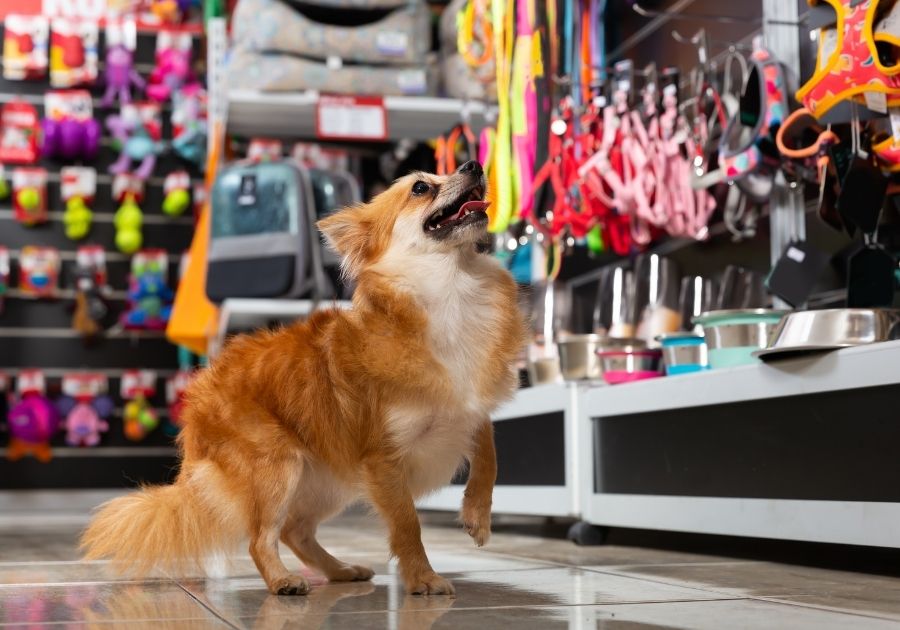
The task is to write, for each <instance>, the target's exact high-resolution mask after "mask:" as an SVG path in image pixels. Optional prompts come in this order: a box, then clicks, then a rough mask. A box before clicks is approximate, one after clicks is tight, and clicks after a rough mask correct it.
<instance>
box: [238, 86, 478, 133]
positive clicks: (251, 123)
mask: <svg viewBox="0 0 900 630" xmlns="http://www.w3.org/2000/svg"><path fill="white" fill-rule="evenodd" d="M318 101H319V93H318V92H316V91H313V90H309V91H306V92H297V93H293V92H291V93H279V92H257V91H251V90H231V91H230V92H229V94H228V131H229V132H230V133H233V134H236V135H240V136H268V137H274V138H298V139H299V138H315V137H316V106H317V103H318ZM384 107H385V110H386V111H387V135H388V140H401V139H404V138H408V139H410V140H431V139H432V138H435V137H437V136H439V135H441V134H442V133H445V132H446V131H447V130H448V129H450V128H451V127H453V126H454V125H456V124H458V123H459V121H460V119H461V117H462V115H463V112H464V111H465V110H468V112H469V125H470V126H471V127H472V130H473V131H474V132H475V133H478V132H479V131H480V130H481V129H482V128H483V127H485V126H486V125H487V121H488V119H489V117H490V116H491V109H492V108H491V107H489V106H488V105H486V104H484V103H480V102H476V101H462V100H459V99H452V98H436V97H427V96H385V97H384Z"/></svg>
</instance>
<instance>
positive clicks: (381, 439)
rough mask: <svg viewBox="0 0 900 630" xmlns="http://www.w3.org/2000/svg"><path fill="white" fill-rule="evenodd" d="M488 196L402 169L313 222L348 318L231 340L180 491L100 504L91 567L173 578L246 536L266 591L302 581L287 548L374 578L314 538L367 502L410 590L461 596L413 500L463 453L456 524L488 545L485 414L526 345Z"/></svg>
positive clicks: (340, 315) (317, 318) (460, 179)
mask: <svg viewBox="0 0 900 630" xmlns="http://www.w3.org/2000/svg"><path fill="white" fill-rule="evenodd" d="M484 194H485V181H484V175H483V173H482V169H481V166H480V165H479V164H478V163H477V162H468V163H466V164H464V165H463V166H462V167H460V168H459V170H458V171H457V172H455V173H453V174H452V175H448V176H444V177H439V176H436V175H429V174H423V173H418V174H413V175H409V176H407V177H404V178H402V179H400V180H398V181H397V182H395V183H394V184H393V186H391V188H390V189H388V190H387V191H385V192H384V193H382V194H380V195H378V196H377V197H375V198H374V199H373V200H372V201H371V202H369V203H367V204H363V205H359V206H355V207H350V208H347V209H344V210H342V211H340V212H337V213H335V214H333V215H332V216H329V217H328V218H326V219H323V220H322V221H320V222H319V228H320V229H321V230H322V232H323V233H324V234H325V237H326V239H327V240H328V242H329V244H330V245H331V246H332V247H333V248H334V249H335V250H336V251H337V252H338V253H340V254H341V255H342V256H343V260H344V272H345V274H346V275H347V276H348V277H349V278H351V279H353V280H354V281H356V291H355V294H354V298H353V308H352V309H351V310H347V311H341V310H329V311H323V312H319V313H316V314H314V315H313V316H312V317H311V318H310V319H309V320H307V321H306V322H303V323H298V324H295V325H293V326H290V327H287V328H284V329H281V330H278V331H275V332H260V333H257V334H253V335H247V336H240V337H237V338H235V339H234V340H233V341H231V342H230V343H229V344H228V345H227V346H226V348H225V350H224V351H223V352H222V354H221V355H220V356H219V357H218V358H217V359H216V361H214V363H213V365H212V366H211V368H210V369H208V370H206V371H205V372H203V373H202V374H201V375H200V376H199V377H198V378H197V379H196V380H195V382H194V384H193V385H192V386H191V388H190V389H189V391H188V394H187V405H186V407H187V409H186V412H185V418H186V425H185V428H184V430H183V431H182V432H181V435H180V436H179V445H180V449H181V453H182V463H181V470H180V473H179V475H178V479H177V481H176V482H175V484H174V485H170V486H157V487H150V488H144V489H142V490H140V491H138V492H135V493H132V494H130V495H128V496H125V497H122V498H118V499H114V500H112V501H110V502H108V503H106V504H105V505H103V506H102V507H101V508H100V509H99V512H98V513H97V514H96V516H95V517H94V519H93V521H92V522H91V524H90V525H89V526H88V529H87V531H86V532H85V534H84V537H83V539H82V545H83V548H84V549H85V550H86V557H87V558H104V557H106V558H111V559H112V560H113V561H115V563H116V564H117V565H118V566H120V567H123V568H124V569H126V570H130V571H131V572H133V573H142V572H146V571H147V570H149V569H151V568H163V569H166V570H170V571H180V570H183V569H186V568H188V567H189V566H190V565H193V566H201V563H202V561H203V559H204V558H205V556H207V555H209V554H210V553H213V552H217V551H220V550H228V549H231V548H234V546H235V545H236V544H237V543H239V542H240V541H241V540H242V539H245V538H248V537H249V540H250V555H251V556H252V557H253V560H254V561H255V563H256V566H257V568H258V569H259V572H260V573H261V574H262V577H263V578H264V579H265V582H266V584H267V586H268V588H269V590H270V591H271V592H272V593H276V594H280V595H285V594H298V595H299V594H303V593H306V592H307V591H308V590H309V584H308V583H307V581H306V580H305V579H304V578H303V577H302V576H301V575H299V574H297V573H291V572H290V571H288V569H287V568H286V567H285V566H284V563H283V562H282V561H281V559H280V558H279V555H278V543H279V541H281V542H283V543H284V544H285V545H287V546H288V547H289V548H290V549H291V550H293V552H294V553H295V554H296V555H297V557H298V558H300V560H302V561H303V562H304V563H305V564H306V565H308V566H310V567H312V568H314V569H316V570H318V571H321V572H322V573H324V574H325V575H326V576H327V577H328V578H329V579H330V580H333V581H347V580H368V579H370V578H371V577H372V570H371V569H369V568H367V567H362V566H354V565H350V564H347V563H344V562H341V561H340V560H338V559H337V558H335V557H333V556H331V555H330V554H329V553H328V552H327V551H325V549H323V548H322V547H321V546H320V545H319V544H318V542H316V527H317V526H318V524H319V523H321V522H322V521H325V520H327V519H329V518H331V517H333V516H335V515H337V514H338V513H340V512H341V511H342V510H343V509H344V508H345V507H346V506H347V505H348V504H350V503H352V502H354V501H358V500H360V499H365V500H367V501H368V502H370V503H371V505H372V506H374V508H375V509H376V510H377V511H378V513H379V514H380V515H381V516H382V518H383V519H384V520H385V522H386V524H387V527H388V530H389V534H390V548H391V552H392V554H393V555H394V556H396V558H397V559H398V562H399V566H400V571H401V573H402V576H403V579H404V581H405V583H406V587H407V589H408V591H409V592H410V593H417V594H452V593H453V586H452V585H451V584H450V582H448V581H447V580H445V579H444V578H442V577H441V576H439V575H437V574H436V573H435V572H434V570H433V569H432V568H431V565H430V564H429V562H428V558H427V557H426V555H425V549H424V547H423V545H422V540H421V533H420V528H419V520H418V516H417V514H416V509H415V505H414V501H415V500H416V499H417V498H418V497H421V496H422V495H424V494H426V493H428V492H431V491H434V490H436V489H437V488H439V487H441V486H444V485H446V484H447V483H448V482H449V481H450V479H451V478H452V476H453V474H454V472H455V471H456V470H457V469H458V468H459V466H460V464H461V463H462V462H463V460H464V459H467V460H468V461H469V463H470V468H469V479H468V483H467V485H466V491H465V499H464V500H463V505H462V510H461V521H462V523H463V525H464V527H465V529H466V531H467V532H468V533H469V535H470V536H471V537H472V538H473V539H474V540H475V543H476V544H478V545H483V544H484V543H485V542H486V541H487V539H488V537H489V535H490V524H491V494H492V492H493V487H494V481H495V478H496V470H497V466H496V459H495V453H494V441H493V431H492V426H491V422H490V419H489V415H490V413H491V411H492V410H494V409H495V408H496V407H497V406H498V405H499V404H500V403H501V402H503V401H504V400H506V399H508V398H509V397H510V396H511V395H512V393H513V391H514V389H515V387H516V374H515V371H514V368H513V364H514V361H515V358H516V356H517V354H518V352H519V350H520V348H521V346H522V343H523V339H524V323H523V319H522V316H521V314H520V312H519V310H518V306H517V299H516V285H515V283H514V282H513V280H512V278H511V277H510V275H509V274H508V273H507V272H506V271H505V270H503V269H502V268H501V267H500V266H499V265H498V264H497V263H496V262H495V260H494V259H493V258H491V257H490V256H486V255H482V254H479V253H478V250H479V244H480V243H483V242H484V240H485V238H486V236H487V234H486V227H487V221H488V220H487V215H486V213H485V210H486V208H487V205H488V204H487V203H486V202H485V201H484ZM186 565H188V566H186ZM191 568H193V567H191Z"/></svg>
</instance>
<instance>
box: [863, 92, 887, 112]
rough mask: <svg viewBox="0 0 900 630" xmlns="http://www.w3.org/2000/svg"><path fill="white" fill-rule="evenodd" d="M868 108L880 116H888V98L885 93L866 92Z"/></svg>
mask: <svg viewBox="0 0 900 630" xmlns="http://www.w3.org/2000/svg"><path fill="white" fill-rule="evenodd" d="M863 96H864V97H865V99H866V107H868V108H869V109H871V110H872V111H873V112H878V113H879V114H887V97H886V96H885V95H884V93H883V92H866V93H864V94H863Z"/></svg>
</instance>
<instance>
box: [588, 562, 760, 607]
mask: <svg viewBox="0 0 900 630" xmlns="http://www.w3.org/2000/svg"><path fill="white" fill-rule="evenodd" d="M575 568H578V569H581V570H583V571H589V572H591V573H600V574H602V575H609V576H614V577H620V578H628V579H631V580H637V581H639V582H647V583H650V584H659V585H661V586H672V587H675V588H685V589H690V590H692V591H700V592H701V593H714V594H716V595H723V596H725V597H736V598H738V599H742V598H746V597H748V596H747V595H745V594H743V593H735V592H733V591H729V590H721V589H716V588H706V587H703V586H696V585H694V584H685V583H683V582H679V581H674V582H672V581H668V580H664V579H659V578H650V577H647V576H643V575H633V574H631V573H621V572H617V571H609V570H604V569H605V567H604V568H590V567H575Z"/></svg>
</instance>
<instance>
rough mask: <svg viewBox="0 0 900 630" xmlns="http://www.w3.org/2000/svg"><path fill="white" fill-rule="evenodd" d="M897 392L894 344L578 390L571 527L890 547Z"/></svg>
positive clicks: (899, 350)
mask: <svg viewBox="0 0 900 630" xmlns="http://www.w3.org/2000/svg"><path fill="white" fill-rule="evenodd" d="M898 395H900V341H893V342H886V343H880V344H875V345H871V346H862V347H856V348H848V349H845V350H839V351H835V352H831V353H826V354H820V355H808V356H806V357H802V358H796V359H791V360H785V361H781V362H777V363H771V364H758V365H751V366H745V367H741V368H735V369H728V370H720V371H717V370H713V371H711V372H708V373H700V374H693V375H686V376H679V377H669V378H663V379H657V380H653V381H645V382H639V383H633V384H629V385H623V386H617V387H604V388H594V389H590V390H588V391H586V392H585V393H584V395H583V396H582V398H581V400H580V402H579V413H580V414H581V416H582V422H583V423H588V424H590V425H591V438H590V440H589V441H590V442H591V445H592V449H591V453H592V455H593V457H592V465H591V466H590V468H591V471H592V477H593V479H592V480H591V482H590V483H589V484H587V485H586V487H585V489H586V493H585V497H584V501H583V506H584V515H583V516H584V519H585V521H587V522H588V523H590V524H593V525H596V526H613V527H634V528H647V529H661V530H673V531H687V532H698V533H709V534H726V535H735V536H752V537H763V538H779V539H788V540H804V541H814V542H831V543H844V544H857V545H870V546H885V547H900V487H898V486H897V479H898V478H900V458H898V457H897V451H896V444H897V443H898V439H900V421H898V419H897V414H896V409H897V404H896V401H897V400H898ZM585 531H589V530H587V529H586V528H585Z"/></svg>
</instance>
